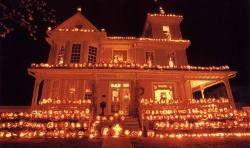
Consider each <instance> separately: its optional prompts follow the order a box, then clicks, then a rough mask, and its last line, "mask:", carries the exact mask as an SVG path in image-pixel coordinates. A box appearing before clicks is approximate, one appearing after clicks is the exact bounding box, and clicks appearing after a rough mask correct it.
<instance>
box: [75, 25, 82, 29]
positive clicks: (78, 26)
mask: <svg viewBox="0 0 250 148" xmlns="http://www.w3.org/2000/svg"><path fill="white" fill-rule="evenodd" d="M75 27H76V28H77V29H82V28H83V25H82V24H77V25H76V26H75Z"/></svg>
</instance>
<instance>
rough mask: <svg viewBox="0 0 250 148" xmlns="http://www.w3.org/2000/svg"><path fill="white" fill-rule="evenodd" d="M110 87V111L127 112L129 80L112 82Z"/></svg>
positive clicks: (125, 113)
mask: <svg viewBox="0 0 250 148" xmlns="http://www.w3.org/2000/svg"><path fill="white" fill-rule="evenodd" d="M110 89H111V113H112V114H114V113H122V114H124V115H128V114H129V102H130V84H129V82H112V83H110Z"/></svg>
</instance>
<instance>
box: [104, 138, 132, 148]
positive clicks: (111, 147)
mask: <svg viewBox="0 0 250 148" xmlns="http://www.w3.org/2000/svg"><path fill="white" fill-rule="evenodd" d="M102 148H133V146H132V144H131V142H130V139H129V138H120V137H119V138H113V137H106V138H104V139H103V142H102Z"/></svg>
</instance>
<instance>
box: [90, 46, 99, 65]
mask: <svg viewBox="0 0 250 148" xmlns="http://www.w3.org/2000/svg"><path fill="white" fill-rule="evenodd" d="M96 55H97V48H96V47H93V46H89V56H88V63H92V64H95V62H96Z"/></svg>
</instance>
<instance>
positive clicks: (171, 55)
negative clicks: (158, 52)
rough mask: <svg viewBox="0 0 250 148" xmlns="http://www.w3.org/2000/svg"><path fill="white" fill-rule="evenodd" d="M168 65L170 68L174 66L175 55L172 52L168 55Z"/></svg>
mask: <svg viewBox="0 0 250 148" xmlns="http://www.w3.org/2000/svg"><path fill="white" fill-rule="evenodd" d="M168 65H169V67H171V68H172V67H174V66H175V54H174V53H173V52H170V53H169V54H168Z"/></svg>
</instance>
